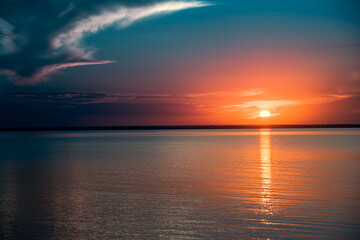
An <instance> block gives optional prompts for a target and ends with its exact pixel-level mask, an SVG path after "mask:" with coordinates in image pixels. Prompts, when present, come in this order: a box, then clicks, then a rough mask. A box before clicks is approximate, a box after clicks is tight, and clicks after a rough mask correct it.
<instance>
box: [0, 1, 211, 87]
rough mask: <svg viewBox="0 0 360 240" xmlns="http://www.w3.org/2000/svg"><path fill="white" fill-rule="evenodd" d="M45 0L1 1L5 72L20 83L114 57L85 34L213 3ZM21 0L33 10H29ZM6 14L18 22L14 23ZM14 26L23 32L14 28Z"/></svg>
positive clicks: (0, 70)
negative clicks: (99, 53)
mask: <svg viewBox="0 0 360 240" xmlns="http://www.w3.org/2000/svg"><path fill="white" fill-rule="evenodd" d="M40 2H41V3H40ZM40 2H39V4H36V5H34V4H33V3H31V2H30V1H24V0H14V1H11V2H8V3H6V4H5V3H2V2H0V15H1V16H2V17H3V18H0V75H4V76H6V77H7V78H8V79H9V80H10V81H12V82H14V83H15V84H22V85H30V84H36V83H39V82H44V81H46V80H49V78H50V75H51V74H53V73H56V72H58V71H59V70H60V69H66V68H68V67H76V66H85V65H98V64H106V63H111V62H113V61H99V60H96V59H95V58H94V50H93V49H89V48H88V47H86V46H85V44H84V43H83V39H84V38H85V37H87V36H88V35H90V34H95V33H98V32H100V31H101V30H103V29H105V28H107V27H110V26H118V27H119V28H125V27H128V26H130V25H131V24H132V23H133V22H135V21H138V20H140V19H144V18H147V17H151V16H155V15H159V14H166V13H172V12H175V11H179V10H184V9H189V8H197V7H204V6H208V5H210V4H209V3H206V2H203V1H198V0H190V1H187V0H179V1H166V0H148V1H145V0H131V1H129V0H103V1H95V0H88V1H78V0H73V1H71V2H70V1H47V0H40ZM19 5H21V6H22V7H21V9H24V8H31V11H29V12H25V13H24V12H23V11H21V10H19V8H18V7H17V6H19ZM4 19H11V20H12V21H15V22H14V23H13V25H12V24H10V23H8V22H7V21H6V20H4ZM39 22H44V23H46V24H37V23H39ZM14 26H16V29H17V32H18V33H21V38H19V37H18V36H20V34H17V33H13V30H14V28H15V27H14ZM15 42H16V43H17V44H15ZM20 45H21V48H19V46H20ZM5 55H6V56H5Z"/></svg>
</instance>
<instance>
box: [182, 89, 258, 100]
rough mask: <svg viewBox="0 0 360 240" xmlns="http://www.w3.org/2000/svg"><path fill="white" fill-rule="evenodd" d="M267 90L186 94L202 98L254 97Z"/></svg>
mask: <svg viewBox="0 0 360 240" xmlns="http://www.w3.org/2000/svg"><path fill="white" fill-rule="evenodd" d="M264 93H265V91H264V90H262V89H250V90H243V91H232V92H230V91H215V92H205V93H190V94H186V96H187V97H190V98H202V97H224V96H227V97H252V96H258V95H261V94H264Z"/></svg>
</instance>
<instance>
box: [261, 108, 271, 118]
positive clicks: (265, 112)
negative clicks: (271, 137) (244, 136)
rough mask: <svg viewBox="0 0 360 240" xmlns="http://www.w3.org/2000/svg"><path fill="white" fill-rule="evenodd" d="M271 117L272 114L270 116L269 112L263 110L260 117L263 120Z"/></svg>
mask: <svg viewBox="0 0 360 240" xmlns="http://www.w3.org/2000/svg"><path fill="white" fill-rule="evenodd" d="M270 116H271V114H270V112H269V111H268V110H262V111H261V112H260V117H262V118H265V117H270Z"/></svg>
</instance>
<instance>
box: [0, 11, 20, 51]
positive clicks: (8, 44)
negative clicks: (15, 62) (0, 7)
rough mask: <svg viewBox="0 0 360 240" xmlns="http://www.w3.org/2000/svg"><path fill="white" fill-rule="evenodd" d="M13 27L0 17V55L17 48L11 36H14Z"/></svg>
mask: <svg viewBox="0 0 360 240" xmlns="http://www.w3.org/2000/svg"><path fill="white" fill-rule="evenodd" d="M13 29H14V27H13V26H12V25H11V24H10V23H8V22H7V21H5V20H4V19H2V18H0V55H7V54H11V53H13V52H15V51H16V50H17V48H16V46H15V43H14V41H13V37H15V36H16V35H15V34H12V33H13Z"/></svg>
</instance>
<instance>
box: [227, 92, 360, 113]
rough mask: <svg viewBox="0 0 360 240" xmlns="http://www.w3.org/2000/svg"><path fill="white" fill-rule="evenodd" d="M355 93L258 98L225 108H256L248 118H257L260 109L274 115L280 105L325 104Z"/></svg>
mask: <svg viewBox="0 0 360 240" xmlns="http://www.w3.org/2000/svg"><path fill="white" fill-rule="evenodd" d="M355 96H356V95H353V94H327V95H324V96H320V97H315V98H305V99H271V100H256V101H245V102H243V103H241V104H234V105H227V106H224V108H225V109H226V110H227V111H230V112H235V111H245V110H247V111H249V109H252V108H255V109H256V111H255V112H254V111H250V112H249V114H248V118H256V117H258V116H259V114H258V110H264V109H266V110H269V111H270V112H271V115H272V116H276V115H279V114H278V113H276V110H277V109H278V108H279V107H288V106H295V105H307V104H324V103H330V102H335V101H340V100H344V99H348V98H351V97H355Z"/></svg>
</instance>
